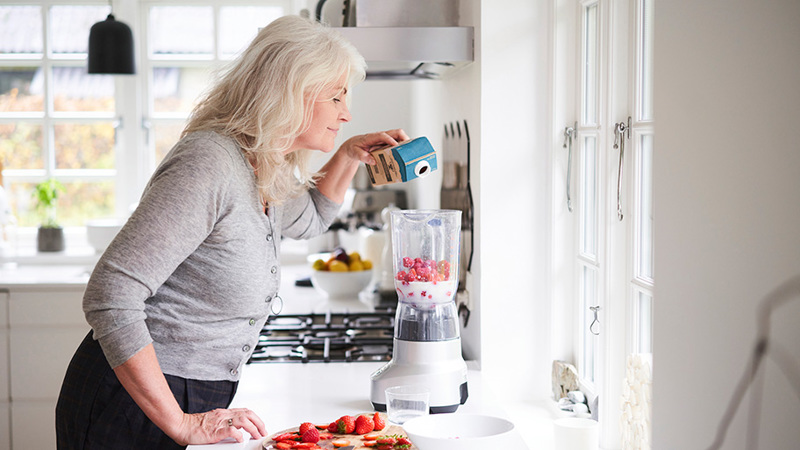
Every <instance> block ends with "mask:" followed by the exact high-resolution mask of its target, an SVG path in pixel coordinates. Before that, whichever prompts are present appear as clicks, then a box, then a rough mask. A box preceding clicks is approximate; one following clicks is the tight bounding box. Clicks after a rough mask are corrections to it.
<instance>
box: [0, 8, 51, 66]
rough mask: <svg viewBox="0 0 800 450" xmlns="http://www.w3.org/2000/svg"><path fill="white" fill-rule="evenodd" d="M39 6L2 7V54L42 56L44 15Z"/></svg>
mask: <svg viewBox="0 0 800 450" xmlns="http://www.w3.org/2000/svg"><path fill="white" fill-rule="evenodd" d="M41 11H42V10H41V8H40V7H38V6H0V54H6V55H21V54H42V53H43V52H44V45H43V40H42V13H41Z"/></svg>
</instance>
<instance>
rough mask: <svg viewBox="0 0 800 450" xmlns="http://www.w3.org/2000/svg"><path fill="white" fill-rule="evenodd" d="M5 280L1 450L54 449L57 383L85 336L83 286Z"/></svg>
mask: <svg viewBox="0 0 800 450" xmlns="http://www.w3.org/2000/svg"><path fill="white" fill-rule="evenodd" d="M50 269H53V268H50ZM44 270H47V269H44ZM6 274H7V271H5V270H4V271H3V274H0V450H3V449H23V448H43V449H44V448H55V446H56V444H55V420H54V417H55V405H56V400H57V399H58V393H59V390H60V389H61V382H62V381H63V379H64V373H65V372H66V368H67V365H68V364H69V361H70V359H71V358H72V355H73V353H74V352H75V349H76V348H77V347H78V344H80V342H81V340H82V339H83V337H84V336H85V335H86V333H87V332H88V331H89V325H88V324H87V323H86V320H85V319H84V316H83V310H82V307H81V302H82V299H83V292H84V290H85V280H82V279H79V280H72V281H75V282H54V283H50V284H48V283H15V282H10V283H6V280H7V279H8V278H7V277H5V276H4V275H6ZM21 278H24V276H23V277H21ZM21 278H17V280H19V279H21ZM12 279H13V277H12ZM62 281H63V280H62Z"/></svg>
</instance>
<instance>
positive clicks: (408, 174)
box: [367, 136, 439, 186]
mask: <svg viewBox="0 0 800 450" xmlns="http://www.w3.org/2000/svg"><path fill="white" fill-rule="evenodd" d="M372 156H373V157H375V160H376V161H377V162H378V163H377V164H375V165H373V166H367V173H368V174H369V179H370V182H371V183H372V184H373V186H380V185H384V184H392V183H400V182H402V183H405V182H406V181H411V180H413V179H415V178H423V177H425V176H428V174H430V173H431V172H433V171H434V170H436V169H438V168H439V167H438V164H437V162H436V150H434V149H433V147H432V146H431V143H430V142H429V141H428V138H426V137H424V136H423V137H419V138H416V139H414V140H411V141H407V142H404V143H402V144H400V145H397V146H394V147H386V148H381V149H378V150H374V151H373V152H372Z"/></svg>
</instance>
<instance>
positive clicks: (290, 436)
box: [272, 433, 300, 441]
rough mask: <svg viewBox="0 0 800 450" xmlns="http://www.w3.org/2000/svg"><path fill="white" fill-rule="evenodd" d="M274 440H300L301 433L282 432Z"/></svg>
mask: <svg viewBox="0 0 800 450" xmlns="http://www.w3.org/2000/svg"><path fill="white" fill-rule="evenodd" d="M272 440H273V441H299V440H300V435H299V434H297V433H282V434H279V435H277V436H275V437H273V438H272Z"/></svg>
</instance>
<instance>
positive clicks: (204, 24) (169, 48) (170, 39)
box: [147, 6, 214, 56]
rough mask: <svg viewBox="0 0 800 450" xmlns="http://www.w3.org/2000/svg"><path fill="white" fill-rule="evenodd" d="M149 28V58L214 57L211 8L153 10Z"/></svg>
mask: <svg viewBox="0 0 800 450" xmlns="http://www.w3.org/2000/svg"><path fill="white" fill-rule="evenodd" d="M149 24H150V27H149V29H148V30H147V31H148V37H149V40H150V53H151V54H152V55H172V56H175V55H194V56H199V55H205V56H211V55H213V54H214V16H213V10H212V8H211V7H210V6H153V7H152V8H150V21H149Z"/></svg>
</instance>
